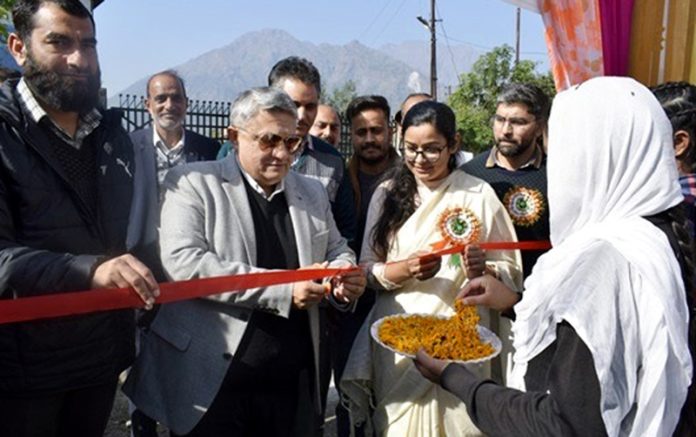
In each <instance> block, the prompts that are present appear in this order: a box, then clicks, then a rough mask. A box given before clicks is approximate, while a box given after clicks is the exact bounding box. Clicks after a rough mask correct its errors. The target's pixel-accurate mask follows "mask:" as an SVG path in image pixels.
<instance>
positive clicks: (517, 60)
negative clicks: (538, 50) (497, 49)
mask: <svg viewBox="0 0 696 437" xmlns="http://www.w3.org/2000/svg"><path fill="white" fill-rule="evenodd" d="M521 15H522V10H521V9H520V8H517V20H516V21H517V24H516V26H515V29H516V32H515V66H517V64H519V63H520V21H521V19H520V16H521Z"/></svg>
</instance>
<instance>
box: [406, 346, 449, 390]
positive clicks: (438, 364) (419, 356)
mask: <svg viewBox="0 0 696 437" xmlns="http://www.w3.org/2000/svg"><path fill="white" fill-rule="evenodd" d="M413 364H415V365H416V369H418V371H419V372H420V374H421V375H423V376H424V377H425V378H427V379H428V380H430V382H433V383H435V384H440V376H441V375H442V372H444V371H445V367H447V365H448V364H449V363H448V362H447V361H444V360H438V359H437V358H433V357H431V356H430V355H428V354H427V353H426V352H425V349H423V348H420V349H418V352H416V358H414V359H413Z"/></svg>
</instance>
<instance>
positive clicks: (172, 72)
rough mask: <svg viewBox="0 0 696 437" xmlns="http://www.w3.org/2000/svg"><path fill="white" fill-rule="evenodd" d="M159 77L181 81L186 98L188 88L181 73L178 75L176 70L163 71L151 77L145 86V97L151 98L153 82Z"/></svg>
mask: <svg viewBox="0 0 696 437" xmlns="http://www.w3.org/2000/svg"><path fill="white" fill-rule="evenodd" d="M157 76H169V77H171V78H172V79H175V80H177V81H179V85H181V90H182V91H183V92H184V97H186V86H185V83H184V79H183V78H182V77H181V76H179V73H177V71H176V70H172V69H168V70H163V71H160V72H159V73H155V74H153V75H152V76H150V78H149V79H148V80H147V85H146V86H145V95H147V96H148V97H150V84H151V83H152V80H153V79H154V78H156V77H157Z"/></svg>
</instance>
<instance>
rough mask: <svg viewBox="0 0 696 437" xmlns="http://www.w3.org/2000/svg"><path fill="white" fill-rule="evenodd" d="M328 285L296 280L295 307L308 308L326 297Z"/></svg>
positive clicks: (294, 287) (293, 298)
mask: <svg viewBox="0 0 696 437" xmlns="http://www.w3.org/2000/svg"><path fill="white" fill-rule="evenodd" d="M325 294H326V286H325V285H324V284H317V283H316V282H314V281H302V282H295V284H294V285H293V287H292V304H293V305H295V308H298V309H301V310H306V309H307V308H309V307H311V306H312V305H316V304H318V303H319V301H321V300H322V299H323V298H324V295H325Z"/></svg>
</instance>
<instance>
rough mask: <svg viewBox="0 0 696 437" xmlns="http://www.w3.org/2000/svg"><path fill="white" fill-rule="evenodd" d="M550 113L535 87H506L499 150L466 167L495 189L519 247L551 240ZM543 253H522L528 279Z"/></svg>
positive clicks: (497, 126) (497, 129)
mask: <svg viewBox="0 0 696 437" xmlns="http://www.w3.org/2000/svg"><path fill="white" fill-rule="evenodd" d="M550 108H551V101H550V100H549V97H548V96H547V95H546V94H545V93H544V91H542V90H541V88H539V87H537V86H536V85H532V84H524V83H513V84H510V85H508V86H506V87H505V88H503V90H502V92H501V93H500V95H498V98H497V100H496V110H495V115H494V116H493V120H492V124H493V136H494V138H495V145H494V146H493V148H492V149H491V150H490V151H488V152H484V153H482V154H480V155H478V156H476V157H475V158H474V159H472V160H471V161H469V162H467V163H466V164H464V165H463V166H462V167H461V168H462V169H463V170H464V171H465V172H467V173H469V174H472V175H474V176H477V177H479V178H481V179H483V180H484V181H486V182H488V183H489V184H490V185H491V186H492V187H493V189H495V192H496V194H497V195H498V198H500V201H501V202H503V205H505V208H506V209H507V211H508V213H509V214H510V218H511V219H512V223H513V224H514V225H515V232H516V233H517V238H518V240H520V241H526V240H548V239H549V207H548V201H547V200H546V192H547V190H546V154H545V153H544V148H543V140H544V135H545V132H546V122H547V120H548V118H549V111H550ZM543 253H544V251H542V250H527V251H524V252H522V267H523V272H524V277H525V278H526V277H527V276H529V274H530V273H531V272H532V267H534V264H535V263H536V260H537V258H539V257H540V256H541V255H542V254H543Z"/></svg>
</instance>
